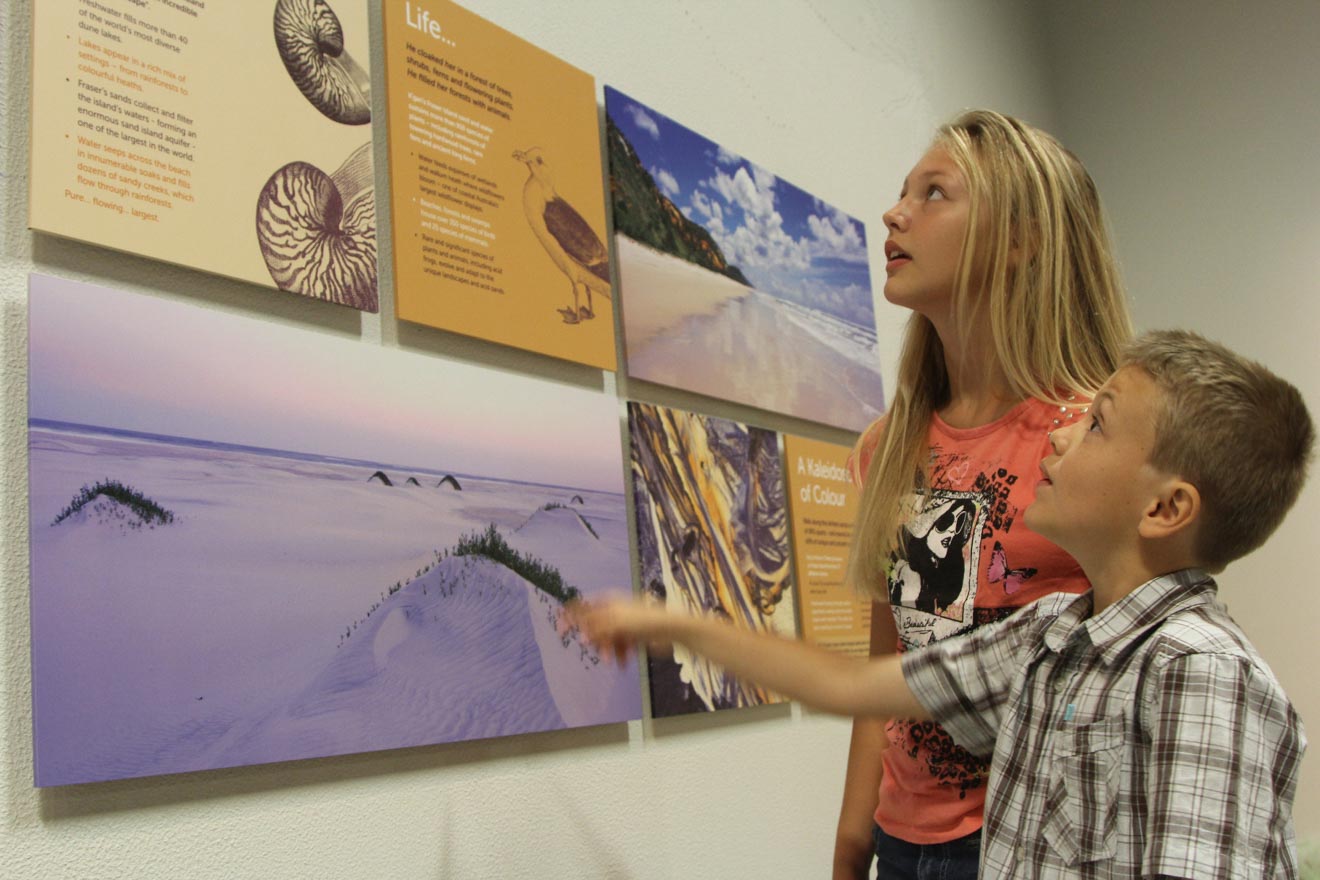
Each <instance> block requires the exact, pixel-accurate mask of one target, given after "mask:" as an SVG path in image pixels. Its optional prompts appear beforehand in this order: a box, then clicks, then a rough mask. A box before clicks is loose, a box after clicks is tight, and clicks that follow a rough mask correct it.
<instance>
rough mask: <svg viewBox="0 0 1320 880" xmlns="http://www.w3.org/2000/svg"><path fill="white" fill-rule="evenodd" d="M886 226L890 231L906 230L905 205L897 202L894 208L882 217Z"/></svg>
mask: <svg viewBox="0 0 1320 880" xmlns="http://www.w3.org/2000/svg"><path fill="white" fill-rule="evenodd" d="M882 219H883V220H884V221H885V226H886V227H887V228H889V229H905V228H906V227H907V220H908V218H907V213H906V212H905V211H904V210H903V203H902V202H901V201H900V202H897V203H895V205H894V207H892V208H890V209H889V210H888V211H885V213H884V214H883V215H882Z"/></svg>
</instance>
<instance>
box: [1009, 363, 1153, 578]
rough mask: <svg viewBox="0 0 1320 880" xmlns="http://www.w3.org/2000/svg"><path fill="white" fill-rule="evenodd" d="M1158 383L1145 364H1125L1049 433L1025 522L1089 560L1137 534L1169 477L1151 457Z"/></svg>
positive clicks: (1127, 542) (1127, 543)
mask: <svg viewBox="0 0 1320 880" xmlns="http://www.w3.org/2000/svg"><path fill="white" fill-rule="evenodd" d="M1161 395H1162V392H1161V391H1160V390H1159V386H1157V385H1156V384H1155V380H1153V379H1152V378H1151V377H1150V376H1149V375H1148V374H1147V373H1146V372H1145V371H1144V370H1142V369H1140V368H1138V367H1124V368H1122V369H1120V370H1119V371H1118V372H1117V373H1115V374H1114V375H1113V376H1111V377H1109V381H1108V382H1106V383H1105V384H1104V386H1103V387H1102V388H1101V389H1100V391H1099V392H1098V393H1097V394H1096V396H1095V400H1094V401H1093V402H1092V404H1091V407H1090V410H1089V412H1088V413H1087V417H1086V418H1083V419H1080V420H1078V421H1077V422H1075V423H1073V424H1071V425H1069V426H1068V427H1066V428H1060V429H1059V430H1057V431H1055V432H1054V433H1053V434H1051V435H1050V445H1051V447H1052V448H1053V453H1052V454H1051V455H1049V456H1046V458H1045V460H1044V461H1042V462H1041V463H1040V470H1041V474H1042V475H1043V479H1042V480H1041V481H1040V482H1039V483H1038V484H1037V485H1036V500H1035V501H1034V502H1033V503H1032V504H1031V505H1030V506H1029V507H1028V508H1027V510H1026V514H1025V521H1026V524H1027V527H1028V528H1030V529H1032V530H1033V531H1035V532H1037V533H1039V534H1041V535H1044V536H1045V537H1047V538H1049V539H1050V540H1051V541H1053V542H1054V543H1056V544H1058V545H1059V546H1060V547H1062V548H1063V549H1064V550H1067V551H1068V552H1069V553H1071V554H1072V555H1073V556H1074V557H1075V558H1076V559H1077V560H1078V562H1080V563H1082V565H1083V567H1086V565H1087V561H1088V560H1094V559H1097V558H1100V557H1101V555H1102V554H1106V553H1110V552H1114V551H1116V550H1118V549H1120V548H1122V547H1129V546H1132V545H1134V544H1135V543H1136V541H1137V540H1138V537H1139V536H1138V532H1137V529H1138V525H1139V524H1140V522H1141V517H1142V513H1143V511H1145V510H1146V509H1147V507H1148V506H1149V504H1150V503H1151V502H1152V501H1153V499H1154V498H1155V496H1156V493H1157V491H1158V489H1159V486H1160V485H1161V481H1162V480H1163V479H1165V478H1167V475H1166V474H1163V473H1162V472H1160V471H1159V470H1157V469H1156V468H1155V467H1153V466H1152V465H1151V464H1150V463H1149V461H1150V453H1151V450H1152V449H1153V448H1154V445H1155V417H1156V413H1157V412H1158V408H1159V405H1160V403H1161Z"/></svg>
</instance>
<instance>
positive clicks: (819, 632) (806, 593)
mask: <svg viewBox="0 0 1320 880" xmlns="http://www.w3.org/2000/svg"><path fill="white" fill-rule="evenodd" d="M849 451H850V450H849V448H848V447H847V446H839V445H836V444H834V443H825V442H823V441H820V440H811V439H808V438H806V437H794V436H792V435H790V434H785V435H784V458H785V468H786V475H787V477H788V507H789V510H790V511H792V517H793V518H792V522H793V558H794V559H795V560H796V562H797V576H798V585H799V586H798V619H799V620H801V621H802V638H803V639H805V640H806V641H808V642H814V643H815V644H817V645H820V646H821V647H823V648H829V649H830V650H834V651H840V652H842V653H844V654H850V655H852V656H854V657H866V656H867V655H868V654H869V653H870V640H871V600H870V598H868V597H866V596H864V595H862V594H860V593H858V592H857V591H856V590H853V589H851V588H850V587H849V586H848V585H847V584H846V582H845V575H846V573H847V568H848V547H849V544H850V543H851V541H852V529H853V522H854V521H855V520H856V518H857V503H858V500H859V498H860V496H861V489H860V488H858V487H857V486H855V485H853V482H852V479H851V477H850V476H849V474H848V469H847V463H848V453H849Z"/></svg>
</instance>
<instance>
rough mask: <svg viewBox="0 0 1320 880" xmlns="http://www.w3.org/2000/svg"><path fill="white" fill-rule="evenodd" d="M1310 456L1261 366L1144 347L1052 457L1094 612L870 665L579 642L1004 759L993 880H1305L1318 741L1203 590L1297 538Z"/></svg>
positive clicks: (603, 627)
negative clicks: (1311, 751) (1299, 848)
mask: <svg viewBox="0 0 1320 880" xmlns="http://www.w3.org/2000/svg"><path fill="white" fill-rule="evenodd" d="M1313 438H1314V429H1313V427H1312V424H1311V419H1310V416H1309V414H1308V413H1307V411H1306V406H1305V404H1304V403H1303V402H1302V399H1301V395H1300V394H1298V392H1297V390H1296V389H1295V388H1293V387H1292V386H1291V385H1289V384H1287V383H1286V382H1283V381H1282V380H1280V379H1279V378H1277V377H1276V376H1274V375H1272V374H1271V373H1269V372H1268V371H1267V370H1265V369H1264V368H1263V367H1261V366H1260V365H1258V364H1255V363H1252V362H1249V361H1247V360H1245V359H1243V358H1240V357H1238V356H1237V355H1234V354H1233V353H1232V352H1229V351H1228V350H1226V349H1224V348H1223V347H1222V346H1219V345H1217V344H1215V343H1211V342H1208V341H1206V340H1205V339H1202V338H1201V337H1199V336H1196V335H1195V334H1191V333H1183V332H1160V333H1153V334H1147V335H1146V336H1143V337H1142V338H1141V339H1139V340H1137V341H1136V342H1135V343H1133V344H1132V345H1131V346H1130V347H1129V349H1128V351H1127V353H1126V357H1125V359H1124V365H1123V366H1122V367H1121V368H1120V369H1119V370H1118V372H1116V373H1115V374H1114V375H1113V376H1112V377H1111V378H1110V379H1109V381H1108V382H1106V383H1105V386H1104V387H1103V388H1102V389H1101V390H1100V391H1099V393H1098V394H1097V395H1096V397H1095V400H1094V402H1093V404H1092V406H1091V408H1090V411H1089V413H1088V418H1086V419H1084V420H1081V421H1079V422H1078V423H1077V424H1074V425H1070V426H1068V427H1067V428H1063V429H1060V430H1058V431H1056V432H1055V433H1054V434H1053V435H1052V437H1051V445H1052V448H1053V454H1052V455H1049V456H1047V457H1046V458H1045V460H1044V461H1042V462H1041V474H1042V479H1041V481H1040V484H1039V485H1038V486H1037V492H1036V500H1035V502H1034V503H1033V504H1032V505H1031V506H1030V507H1029V508H1028V509H1027V511H1026V514H1025V518H1026V524H1027V525H1028V527H1030V528H1032V529H1033V530H1035V531H1037V532H1039V533H1040V534H1042V535H1044V536H1045V537H1047V538H1049V539H1050V540H1052V541H1054V542H1055V543H1057V544H1058V545H1059V546H1061V547H1063V549H1065V550H1067V551H1068V552H1069V553H1071V554H1072V555H1073V556H1074V557H1075V558H1076V559H1077V561H1078V562H1079V563H1080V564H1081V566H1082V568H1083V569H1084V570H1085V572H1086V574H1087V577H1088V578H1089V580H1090V582H1091V585H1092V589H1091V591H1089V592H1087V593H1084V594H1082V595H1080V596H1077V595H1064V594H1055V595H1052V596H1048V597H1046V598H1044V599H1041V600H1039V601H1037V602H1036V603H1034V604H1032V605H1028V606H1026V607H1025V608H1023V609H1021V610H1020V611H1018V612H1017V613H1016V614H1014V615H1013V616H1012V617H1010V618H1008V619H1006V620H1004V621H1001V622H999V623H997V624H992V625H989V626H985V627H982V628H980V629H978V630H976V631H975V632H973V633H970V634H968V635H967V636H965V637H963V638H956V639H949V640H946V641H943V642H938V643H936V644H934V645H932V646H930V647H928V648H926V649H924V650H918V651H911V652H908V653H905V654H902V655H898V656H891V657H886V658H881V659H875V660H871V661H869V662H867V661H856V660H852V659H851V658H846V657H842V656H839V655H835V654H830V653H826V652H824V651H821V650H818V649H816V648H813V647H811V646H808V645H805V644H802V643H800V642H790V641H786V640H783V639H778V638H775V637H773V636H768V635H764V634H758V633H752V632H748V631H746V630H737V629H733V628H732V627H730V626H727V625H725V624H723V623H721V622H718V621H714V620H710V619H702V618H693V617H687V616H681V615H675V614H671V613H668V612H665V611H663V610H662V609H660V608H658V607H656V606H652V605H646V604H641V603H628V602H615V603H610V604H604V605H601V606H598V607H580V608H576V609H574V610H573V611H572V612H571V613H570V621H571V622H573V623H576V624H578V625H580V626H581V627H582V629H583V631H584V633H585V634H586V635H587V637H588V638H589V639H591V640H592V641H594V642H596V643H597V644H598V645H600V646H601V647H602V648H603V649H604V650H605V651H606V652H607V653H616V654H617V653H621V652H622V651H625V650H627V647H628V645H630V644H631V643H633V642H637V641H645V642H649V643H653V644H667V643H670V642H682V643H683V644H685V645H687V646H688V647H689V648H691V649H692V650H693V651H695V652H697V653H700V654H703V655H705V656H706V657H709V658H710V659H712V660H714V661H715V662H717V663H721V664H723V665H724V666H725V667H726V668H727V669H728V670H729V671H730V672H732V673H734V674H737V675H744V676H746V677H748V678H751V679H754V680H756V681H757V682H759V683H761V684H763V685H765V686H767V687H770V688H773V689H775V690H778V691H781V692H783V693H784V694H786V695H787V696H790V697H793V698H795V699H800V700H802V701H803V702H805V703H808V704H810V705H813V706H816V707H817V708H820V709H824V710H826V711H831V712H836V713H838V714H843V715H877V716H881V717H913V718H932V717H933V718H936V719H938V720H939V721H940V722H942V723H943V724H944V726H945V728H946V729H947V730H948V731H949V732H950V734H952V736H953V737H954V739H955V740H956V741H957V742H958V743H959V745H961V746H963V747H964V748H967V749H968V750H970V751H972V752H973V753H975V754H979V755H991V754H993V762H992V765H991V767H992V770H991V775H990V784H989V790H988V793H987V796H986V811H985V828H984V839H983V844H982V857H981V876H982V877H984V878H995V877H1137V876H1141V877H1166V876H1167V877H1186V878H1205V877H1235V878H1236V877H1276V876H1281V877H1295V876H1296V875H1297V858H1296V852H1295V849H1296V847H1295V841H1294V831H1293V826H1292V812H1291V805H1292V799H1293V794H1294V791H1295V789H1296V784H1297V773H1298V766H1299V763H1300V761H1301V756H1302V752H1303V750H1304V749H1305V738H1304V736H1303V734H1302V730H1301V723H1300V721H1299V720H1298V718H1297V716H1296V714H1295V713H1294V711H1293V708H1292V706H1291V704H1290V703H1289V702H1288V699H1287V697H1286V696H1285V695H1284V693H1283V690H1282V688H1280V686H1279V684H1278V682H1277V681H1276V680H1275V679H1274V676H1273V674H1272V673H1271V672H1270V670H1269V668H1268V667H1267V666H1266V665H1265V662H1264V661H1263V660H1262V659H1261V658H1260V656H1259V655H1258V654H1257V653H1256V651H1255V649H1254V648H1253V647H1252V646H1251V644H1250V642H1248V640H1247V638H1246V636H1245V635H1243V633H1242V632H1241V630H1240V629H1238V627H1237V625H1236V624H1234V623H1233V621H1232V620H1231V619H1230V618H1229V616H1228V614H1227V612H1226V611H1225V609H1224V607H1223V606H1222V605H1220V604H1218V602H1217V601H1216V599H1215V583H1214V581H1213V580H1212V579H1211V578H1210V576H1209V575H1208V574H1207V573H1206V572H1207V571H1220V570H1222V569H1223V567H1224V566H1225V565H1227V564H1228V563H1229V562H1231V561H1232V560H1233V559H1236V558H1238V557H1239V556H1242V555H1243V554H1245V553H1247V552H1249V551H1251V550H1253V549H1255V548H1256V547H1258V546H1259V545H1260V544H1261V543H1263V542H1264V540H1265V539H1266V537H1268V536H1269V534H1270V533H1271V532H1272V531H1273V530H1274V528H1275V527H1276V526H1277V525H1278V523H1279V522H1280V520H1282V518H1283V515H1284V513H1285V512H1286V511H1287V510H1288V508H1289V507H1291V505H1292V503H1293V502H1294V501H1295V500H1296V498H1297V494H1298V492H1299V491H1300V489H1301V485H1302V482H1303V480H1304V478H1305V473H1306V467H1307V463H1308V460H1309V458H1310V454H1311V446H1312V442H1313Z"/></svg>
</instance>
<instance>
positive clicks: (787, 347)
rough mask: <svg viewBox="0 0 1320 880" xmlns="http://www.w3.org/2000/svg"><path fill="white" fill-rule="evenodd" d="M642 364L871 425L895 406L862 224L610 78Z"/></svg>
mask: <svg viewBox="0 0 1320 880" xmlns="http://www.w3.org/2000/svg"><path fill="white" fill-rule="evenodd" d="M605 114H606V144H607V149H608V154H609V168H610V202H611V207H612V211H613V223H614V244H615V256H616V259H617V263H618V273H619V287H620V305H621V312H622V315H623V330H624V342H625V345H624V348H625V356H626V361H627V370H628V375H629V376H630V377H634V378H638V379H643V380H645V381H648V382H655V383H657V384H661V385H666V386H669V387H673V388H680V389H683V390H687V391H693V392H696V393H699V394H704V395H708V396H710V397H717V398H720V399H722V400H730V401H734V402H737V403H743V404H748V405H751V406H755V407H759V408H761V409H766V410H770V411H772V412H778V413H784V414H787V415H792V416H795V417H798V418H803V419H810V420H812V421H816V422H821V423H823V424H828V425H835V426H838V427H842V428H848V429H851V430H861V429H862V428H864V427H865V426H866V425H868V424H870V422H871V421H873V420H874V419H875V418H876V417H878V416H879V415H880V414H882V413H883V412H884V408H885V403H884V382H883V379H882V377H881V373H880V360H881V352H880V351H879V344H878V340H877V335H876V325H875V308H874V301H873V292H872V287H871V275H870V265H869V260H868V256H867V249H866V230H865V227H864V226H863V224H862V223H861V222H860V221H858V220H856V219H855V218H853V217H851V216H849V215H848V214H846V213H845V212H843V211H841V210H839V209H837V208H835V207H833V206H831V205H829V204H827V203H825V202H823V201H822V200H820V199H819V198H816V197H815V196H813V195H811V194H810V193H808V192H805V191H804V190H802V189H800V188H798V187H796V186H794V185H793V184H791V183H789V182H788V181H785V180H783V179H781V178H779V177H777V176H775V175H774V174H773V173H772V172H770V171H767V170H766V169H764V168H762V167H761V166H759V165H757V164H755V163H753V162H751V161H749V160H747V159H745V158H743V157H742V156H739V155H737V154H735V153H733V152H731V151H730V150H728V149H726V148H725V147H723V146H722V145H720V144H717V143H715V142H714V141H712V140H710V139H708V138H706V137H703V136H702V135H700V134H698V133H696V132H694V131H692V130H691V129H688V128H686V127H684V126H682V125H680V124H679V123H677V122H675V121H674V120H672V119H670V118H669V117H667V116H665V115H664V114H662V113H659V112H657V111H655V110H653V109H652V108H650V107H648V106H646V105H644V104H642V103H640V102H638V101H636V100H634V99H633V98H630V97H629V96H627V95H625V94H624V93H622V92H619V91H617V90H616V89H613V88H610V87H608V86H607V87H606V88H605Z"/></svg>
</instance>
